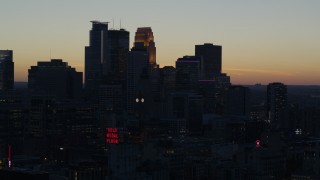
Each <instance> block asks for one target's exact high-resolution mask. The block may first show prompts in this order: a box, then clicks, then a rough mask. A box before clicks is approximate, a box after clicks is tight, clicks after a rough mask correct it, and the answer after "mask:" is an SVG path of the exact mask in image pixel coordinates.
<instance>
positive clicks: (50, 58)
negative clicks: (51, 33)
mask: <svg viewBox="0 0 320 180" xmlns="http://www.w3.org/2000/svg"><path fill="white" fill-rule="evenodd" d="M50 60H51V48H50Z"/></svg>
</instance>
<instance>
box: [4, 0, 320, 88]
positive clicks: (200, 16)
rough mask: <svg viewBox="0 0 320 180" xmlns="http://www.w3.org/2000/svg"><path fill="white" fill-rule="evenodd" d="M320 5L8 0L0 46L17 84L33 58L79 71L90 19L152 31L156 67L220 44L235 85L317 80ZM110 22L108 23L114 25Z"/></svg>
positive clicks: (253, 0) (295, 0)
mask: <svg viewBox="0 0 320 180" xmlns="http://www.w3.org/2000/svg"><path fill="white" fill-rule="evenodd" d="M319 9H320V1H318V0H308V1H301V0H282V1H277V0H268V1H257V0H243V1H232V2H231V1H222V0H221V1H215V0H198V1H196V0H183V1H172V0H171V1H169V0H161V1H159V0H148V1H147V0H136V1H132V0H93V1H88V0H54V1H53V0H28V1H22V0H10V1H9V0H8V1H2V2H1V5H0V22H1V26H0V49H12V50H14V62H15V80H16V81H27V70H28V68H30V66H31V65H36V62H37V61H40V60H42V61H43V60H49V59H50V50H51V57H52V58H61V59H63V60H65V61H67V62H69V64H70V65H71V66H74V67H76V68H77V70H78V71H83V65H84V46H86V45H88V40H89V30H90V28H91V23H90V22H89V21H91V20H101V21H109V22H111V23H110V25H109V27H111V28H112V27H114V28H119V26H120V19H121V22H122V27H123V28H126V29H127V30H128V31H130V36H131V42H130V44H131V45H132V39H133V36H134V33H135V31H136V29H137V27H145V26H147V27H152V29H153V32H154V35H155V42H156V46H157V62H158V63H159V64H160V66H165V65H174V63H175V60H176V59H177V58H179V57H182V56H184V55H193V54H194V45H195V44H203V43H213V44H218V45H222V46H223V71H224V72H226V73H228V74H229V75H231V80H232V82H233V83H236V84H253V83H258V82H261V83H264V84H265V83H268V82H273V81H281V82H284V83H287V84H319V83H320V70H319V67H320V24H319V18H320V11H319ZM113 21H114V24H113V23H112V22H113Z"/></svg>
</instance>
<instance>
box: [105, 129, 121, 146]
mask: <svg viewBox="0 0 320 180" xmlns="http://www.w3.org/2000/svg"><path fill="white" fill-rule="evenodd" d="M106 142H107V144H119V135H118V129H117V128H107V133H106Z"/></svg>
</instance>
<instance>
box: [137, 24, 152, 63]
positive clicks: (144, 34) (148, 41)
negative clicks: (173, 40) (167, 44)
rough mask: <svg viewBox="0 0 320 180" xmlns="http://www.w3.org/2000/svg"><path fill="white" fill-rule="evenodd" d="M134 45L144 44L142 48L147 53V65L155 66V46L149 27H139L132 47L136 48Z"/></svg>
mask: <svg viewBox="0 0 320 180" xmlns="http://www.w3.org/2000/svg"><path fill="white" fill-rule="evenodd" d="M136 43H143V44H144V47H145V48H146V49H147V50H148V53H149V64H150V65H152V66H156V64H157V61H156V46H155V42H154V36H153V32H152V29H151V27H141V28H138V29H137V32H136V35H135V38H134V46H136Z"/></svg>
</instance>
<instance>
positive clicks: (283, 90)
mask: <svg viewBox="0 0 320 180" xmlns="http://www.w3.org/2000/svg"><path fill="white" fill-rule="evenodd" d="M286 108H287V86H286V85H284V84H282V83H279V82H274V83H270V84H269V85H268V87H267V112H268V115H269V120H270V123H271V127H272V128H276V129H278V128H281V127H283V126H284V121H285V119H284V118H285V110H286Z"/></svg>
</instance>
